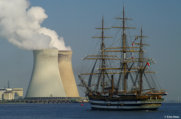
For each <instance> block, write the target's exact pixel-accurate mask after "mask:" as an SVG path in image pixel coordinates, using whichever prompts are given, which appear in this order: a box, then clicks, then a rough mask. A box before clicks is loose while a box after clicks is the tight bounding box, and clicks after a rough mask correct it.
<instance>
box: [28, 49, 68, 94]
mask: <svg viewBox="0 0 181 119" xmlns="http://www.w3.org/2000/svg"><path fill="white" fill-rule="evenodd" d="M33 55H34V65H33V72H32V77H31V81H30V84H29V87H28V90H27V94H26V97H65V96H66V94H65V91H64V87H63V83H62V80H61V77H60V74H59V69H58V50H56V49H47V50H34V51H33Z"/></svg>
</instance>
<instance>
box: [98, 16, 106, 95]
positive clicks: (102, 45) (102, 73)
mask: <svg viewBox="0 0 181 119" xmlns="http://www.w3.org/2000/svg"><path fill="white" fill-rule="evenodd" d="M104 49H105V44H104V17H102V27H101V46H100V51H101V66H100V76H99V79H98V81H100V78H101V75H102V92H103V93H104V87H105V85H104V84H105V83H104V82H105V81H104V80H105V67H106V66H105V59H104ZM97 86H99V82H98V84H97Z"/></svg>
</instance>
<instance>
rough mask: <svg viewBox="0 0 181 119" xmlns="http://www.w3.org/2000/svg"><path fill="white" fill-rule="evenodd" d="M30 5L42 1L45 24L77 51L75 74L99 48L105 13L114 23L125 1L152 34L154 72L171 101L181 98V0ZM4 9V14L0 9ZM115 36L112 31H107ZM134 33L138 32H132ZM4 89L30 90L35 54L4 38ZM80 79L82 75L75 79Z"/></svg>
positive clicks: (0, 44) (0, 73)
mask: <svg viewBox="0 0 181 119" xmlns="http://www.w3.org/2000/svg"><path fill="white" fill-rule="evenodd" d="M29 2H30V6H41V7H42V8H43V9H45V13H46V14H47V15H48V18H47V19H46V20H45V21H44V22H43V23H42V26H45V27H48V28H50V29H52V30H55V31H56V32H57V33H58V35H60V36H62V37H63V38H64V41H65V45H66V46H70V47H71V49H72V51H73V56H72V63H73V69H74V74H75V75H77V74H78V73H79V72H80V71H81V70H82V65H81V62H82V61H81V59H82V58H83V57H85V56H86V55H87V54H89V53H92V50H93V49H96V48H97V43H98V42H97V40H96V39H92V38H91V37H92V36H95V35H97V34H98V33H97V31H96V30H95V28H96V27H99V26H100V23H101V18H102V16H104V19H105V26H108V27H111V26H112V25H115V22H117V21H116V20H115V19H114V18H115V17H118V16H121V14H122V7H123V4H124V6H125V10H126V16H127V17H131V18H133V20H132V21H130V26H134V27H136V28H137V29H136V30H134V33H139V29H140V28H141V27H142V28H143V32H144V34H145V35H146V36H148V38H147V40H146V42H147V43H148V44H150V46H149V48H147V49H146V51H147V53H148V56H149V57H152V58H153V59H154V60H155V61H156V64H154V66H153V68H152V69H154V71H156V72H157V74H156V75H157V79H158V81H159V83H160V85H161V87H162V88H163V89H165V90H166V91H167V92H168V96H167V97H166V98H167V99H168V100H177V99H178V97H180V98H181V87H180V85H181V79H180V74H181V70H180V67H181V63H180V61H181V53H180V51H181V48H180V45H181V30H180V27H181V13H180V11H181V7H180V4H181V1H180V0H51V1H50V0H29ZM0 14H1V13H0ZM109 35H111V34H109ZM133 35H134V34H133ZM0 55H1V57H0V88H4V87H7V84H8V80H9V82H10V86H11V87H14V88H15V87H18V88H24V93H26V90H27V87H28V83H29V81H30V77H31V73H32V68H33V54H32V51H30V50H24V49H21V48H18V47H16V46H14V45H13V44H11V43H9V42H8V41H7V40H6V39H4V38H2V37H0ZM76 80H78V79H76Z"/></svg>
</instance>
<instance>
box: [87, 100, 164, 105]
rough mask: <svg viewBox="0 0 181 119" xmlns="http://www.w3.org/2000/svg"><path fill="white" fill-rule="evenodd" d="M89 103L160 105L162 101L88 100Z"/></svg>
mask: <svg viewBox="0 0 181 119" xmlns="http://www.w3.org/2000/svg"><path fill="white" fill-rule="evenodd" d="M89 102H90V103H97V104H152V103H154V104H159V103H162V101H159V100H157V101H153V100H147V101H102V100H89Z"/></svg>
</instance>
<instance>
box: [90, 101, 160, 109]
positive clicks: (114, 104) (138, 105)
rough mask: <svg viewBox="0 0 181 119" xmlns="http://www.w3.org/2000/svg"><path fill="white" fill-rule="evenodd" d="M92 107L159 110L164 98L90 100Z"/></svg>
mask: <svg viewBox="0 0 181 119" xmlns="http://www.w3.org/2000/svg"><path fill="white" fill-rule="evenodd" d="M89 102H90V104H91V108H92V109H97V110H157V109H158V108H159V107H160V106H161V103H162V102H163V100H162V99H147V100H130V101H127V100H101V99H99V100H98V99H90V100H89Z"/></svg>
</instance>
